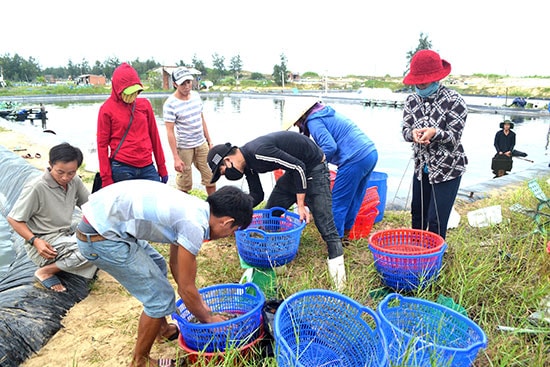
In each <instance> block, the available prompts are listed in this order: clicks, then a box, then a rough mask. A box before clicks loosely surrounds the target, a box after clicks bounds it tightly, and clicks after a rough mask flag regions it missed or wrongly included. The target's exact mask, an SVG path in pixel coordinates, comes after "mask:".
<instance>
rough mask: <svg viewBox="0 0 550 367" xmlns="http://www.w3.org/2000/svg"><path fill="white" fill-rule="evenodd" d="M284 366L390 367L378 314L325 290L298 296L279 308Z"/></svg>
mask: <svg viewBox="0 0 550 367" xmlns="http://www.w3.org/2000/svg"><path fill="white" fill-rule="evenodd" d="M274 332H275V354H276V358H277V364H278V366H279V367H286V366H289V367H290V366H292V367H302V366H303V367H306V366H307V367H314V366H315V367H317V366H341V367H344V366H345V367H354V366H361V367H365V366H366V367H369V366H373V367H374V366H376V367H380V366H386V365H387V355H386V353H387V352H386V339H385V337H384V334H383V331H382V329H381V328H380V319H379V317H378V315H377V314H376V313H375V312H374V311H373V310H371V309H369V308H368V307H365V306H363V305H361V304H359V303H358V302H356V301H354V300H353V299H351V298H348V297H346V296H344V295H342V294H339V293H336V292H332V291H327V290H323V289H310V290H305V291H301V292H298V293H296V294H294V295H292V296H290V297H289V298H287V299H286V300H285V301H284V302H283V303H282V304H281V305H280V306H279V308H278V309H277V312H276V313H275V322H274Z"/></svg>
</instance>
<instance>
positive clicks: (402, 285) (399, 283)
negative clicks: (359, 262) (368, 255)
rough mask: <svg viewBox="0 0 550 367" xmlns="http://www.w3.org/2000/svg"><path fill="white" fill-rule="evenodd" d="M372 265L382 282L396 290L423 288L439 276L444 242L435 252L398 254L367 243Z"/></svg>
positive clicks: (445, 245)
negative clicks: (372, 261) (372, 260)
mask: <svg viewBox="0 0 550 367" xmlns="http://www.w3.org/2000/svg"><path fill="white" fill-rule="evenodd" d="M369 249H370V251H371V252H372V256H373V259H374V267H375V268H376V270H377V271H378V274H380V276H381V278H382V282H383V283H384V284H385V285H386V286H388V287H390V288H392V289H394V290H396V291H412V290H416V289H418V288H424V287H426V286H428V285H429V284H431V283H432V282H433V281H434V280H436V279H437V277H438V276H439V272H440V271H441V266H442V264H443V254H444V253H445V250H446V249H447V244H446V243H444V244H443V246H442V247H441V249H440V250H439V251H437V252H433V253H430V254H422V255H418V254H415V255H398V254H393V253H388V252H384V251H380V250H377V249H376V248H375V247H373V246H372V245H371V244H370V243H369Z"/></svg>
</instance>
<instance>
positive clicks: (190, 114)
mask: <svg viewBox="0 0 550 367" xmlns="http://www.w3.org/2000/svg"><path fill="white" fill-rule="evenodd" d="M202 108H203V107H202V100H201V97H200V96H199V94H198V93H197V92H195V91H191V96H190V98H189V99H188V100H186V101H183V100H181V99H178V98H176V97H175V96H174V95H173V94H172V95H170V97H168V99H166V101H165V102H164V106H163V110H162V114H163V119H164V123H165V124H167V123H175V124H176V125H175V126H176V129H175V135H176V147H177V148H178V149H192V148H196V147H199V146H201V145H203V144H204V142H205V141H206V138H205V136H204V129H203V126H202Z"/></svg>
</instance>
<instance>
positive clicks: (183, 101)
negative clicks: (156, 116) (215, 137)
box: [163, 67, 216, 195]
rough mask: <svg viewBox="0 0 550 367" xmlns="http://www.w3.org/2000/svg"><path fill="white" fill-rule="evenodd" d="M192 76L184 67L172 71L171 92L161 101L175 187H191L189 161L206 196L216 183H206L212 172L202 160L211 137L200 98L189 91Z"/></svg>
mask: <svg viewBox="0 0 550 367" xmlns="http://www.w3.org/2000/svg"><path fill="white" fill-rule="evenodd" d="M194 79H195V78H194V77H193V75H192V74H191V72H190V71H189V69H187V68H185V67H180V68H177V69H176V70H174V72H173V73H172V82H173V83H174V89H175V91H174V93H172V95H170V96H169V97H168V99H166V101H165V102H164V106H163V118H164V124H165V125H166V132H167V134H168V144H169V145H170V150H171V151H172V155H173V156H174V169H175V170H176V172H177V175H176V186H177V188H178V189H179V190H181V191H183V192H189V191H190V190H191V189H192V188H193V172H192V170H191V164H194V165H195V167H196V168H197V170H198V171H199V172H200V175H201V183H202V185H203V186H204V187H205V188H206V193H207V194H208V195H210V194H212V193H213V192H214V191H216V184H213V183H211V182H210V181H211V180H212V171H211V170H210V168H209V167H208V164H207V163H206V157H207V155H208V150H209V149H210V148H211V147H212V140H211V139H210V135H209V133H208V127H207V126H206V121H205V119H204V115H203V112H202V100H201V97H200V96H199V94H198V93H197V92H194V91H193V90H192V89H193V81H194Z"/></svg>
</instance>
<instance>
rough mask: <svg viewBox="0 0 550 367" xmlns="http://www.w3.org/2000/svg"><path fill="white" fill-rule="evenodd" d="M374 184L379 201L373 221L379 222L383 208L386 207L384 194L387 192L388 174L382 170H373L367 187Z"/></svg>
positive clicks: (382, 214)
mask: <svg viewBox="0 0 550 367" xmlns="http://www.w3.org/2000/svg"><path fill="white" fill-rule="evenodd" d="M372 186H376V187H377V191H378V196H379V197H380V203H379V204H378V206H377V209H378V216H377V217H376V219H375V220H374V223H378V222H380V221H381V220H382V219H384V210H385V209H386V195H387V193H388V174H387V173H384V172H377V171H373V172H372V173H371V175H370V178H369V182H368V183H367V187H372Z"/></svg>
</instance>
